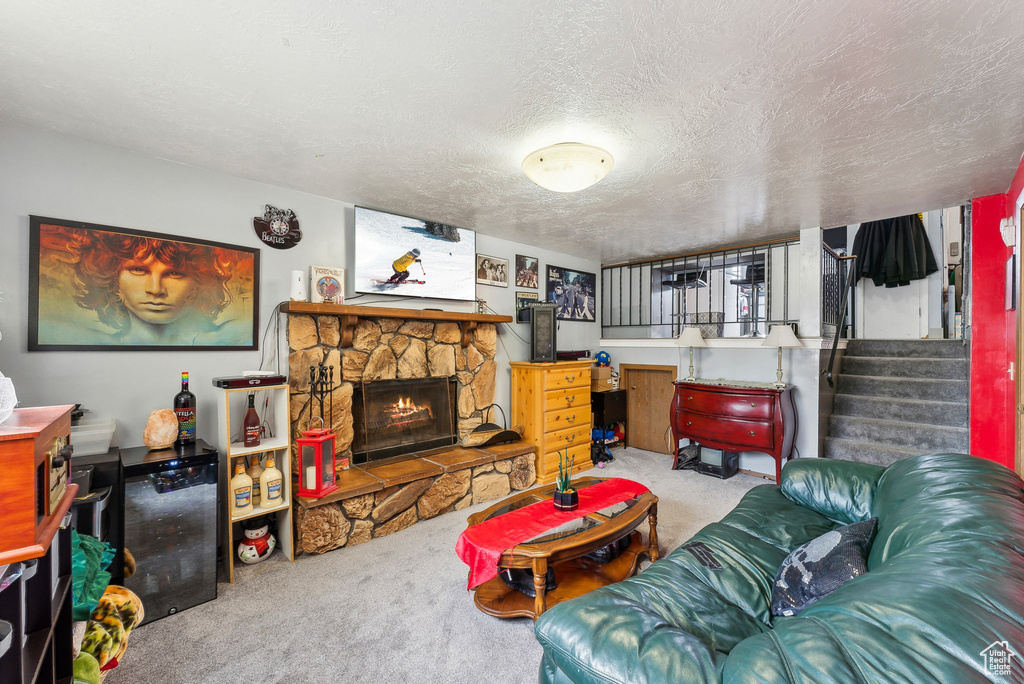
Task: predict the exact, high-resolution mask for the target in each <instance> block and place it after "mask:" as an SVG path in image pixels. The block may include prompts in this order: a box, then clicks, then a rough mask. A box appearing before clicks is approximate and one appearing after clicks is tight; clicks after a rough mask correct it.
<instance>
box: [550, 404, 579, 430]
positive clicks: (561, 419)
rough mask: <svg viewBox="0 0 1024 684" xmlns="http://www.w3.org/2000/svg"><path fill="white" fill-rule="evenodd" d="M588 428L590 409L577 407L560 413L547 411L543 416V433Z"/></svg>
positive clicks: (562, 410)
mask: <svg viewBox="0 0 1024 684" xmlns="http://www.w3.org/2000/svg"><path fill="white" fill-rule="evenodd" d="M581 425H586V426H588V427H589V426H590V407H589V406H577V407H574V408H567V409H561V410H560V411H547V412H546V413H545V414H544V432H555V431H556V430H564V429H566V428H573V427H579V426H581Z"/></svg>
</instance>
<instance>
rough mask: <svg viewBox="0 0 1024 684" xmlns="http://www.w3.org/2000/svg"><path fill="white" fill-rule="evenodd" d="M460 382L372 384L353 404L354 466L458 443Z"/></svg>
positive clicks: (360, 391) (364, 387)
mask: <svg viewBox="0 0 1024 684" xmlns="http://www.w3.org/2000/svg"><path fill="white" fill-rule="evenodd" d="M455 388H456V384H455V378H423V379H417V380H380V381H377V382H366V383H363V384H362V386H361V387H359V388H358V389H357V390H356V396H354V397H353V401H352V422H353V427H354V430H355V438H354V440H353V442H352V462H353V463H367V462H370V461H378V460H383V459H387V458H395V457H399V456H403V455H405V454H409V453H411V452H414V451H418V450H423V449H433V448H435V447H439V446H448V445H451V444H454V443H455V433H456V414H455V407H456V397H455Z"/></svg>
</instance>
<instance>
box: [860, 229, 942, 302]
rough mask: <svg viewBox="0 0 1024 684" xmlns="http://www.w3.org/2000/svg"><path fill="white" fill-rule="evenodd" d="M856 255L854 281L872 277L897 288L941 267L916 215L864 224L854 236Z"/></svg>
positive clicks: (926, 275)
mask: <svg viewBox="0 0 1024 684" xmlns="http://www.w3.org/2000/svg"><path fill="white" fill-rule="evenodd" d="M853 254H856V255H857V262H856V270H855V271H854V274H855V276H854V281H855V282H856V281H857V280H860V279H861V278H871V281H872V282H873V283H874V284H875V285H885V286H886V287H898V286H900V285H909V284H910V281H911V280H921V279H922V278H926V277H928V275H929V274H932V273H935V272H936V271H938V270H939V267H938V264H936V262H935V255H934V254H933V253H932V246H931V244H930V243H929V242H928V234H927V233H925V230H924V224H923V223H921V217H920V216H918V215H917V214H910V215H909V216H900V217H897V218H890V219H885V220H883V221H869V222H867V223H862V224H861V225H860V230H858V231H857V237H855V238H854V239H853Z"/></svg>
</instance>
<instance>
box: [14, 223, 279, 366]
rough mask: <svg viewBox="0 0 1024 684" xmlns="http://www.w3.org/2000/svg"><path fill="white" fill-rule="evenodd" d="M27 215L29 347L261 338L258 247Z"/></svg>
mask: <svg viewBox="0 0 1024 684" xmlns="http://www.w3.org/2000/svg"><path fill="white" fill-rule="evenodd" d="M30 218H31V234H30V254H29V287H28V291H29V330H28V348H29V351H100V350H102V351H111V350H113V349H118V350H124V351H161V350H167V351H172V350H173V351H184V350H204V351H211V350H240V349H256V348H257V347H258V343H259V332H258V328H259V304H260V302H259V282H260V252H259V250H258V249H255V248H251V247H238V246H236V245H226V244H223V243H220V242H210V241H208V240H199V239H195V238H184V237H176V236H173V235H163V234H160V233H150V232H146V231H141V230H131V229H127V228H115V227H113V226H102V225H97V224H93V223H81V222H79V221H65V220H61V219H51V218H44V217H41V216H32V217H30Z"/></svg>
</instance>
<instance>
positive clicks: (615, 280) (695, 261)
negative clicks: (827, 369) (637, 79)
mask: <svg viewBox="0 0 1024 684" xmlns="http://www.w3.org/2000/svg"><path fill="white" fill-rule="evenodd" d="M799 245H800V241H799V239H798V238H795V237H794V238H788V239H785V240H780V241H776V242H770V243H765V244H760V245H753V246H749V247H735V248H726V249H720V250H715V251H710V252H702V253H698V254H689V255H684V256H679V257H671V258H665V259H652V260H649V261H643V262H638V263H631V264H620V265H614V266H606V267H603V268H602V269H601V324H602V335H603V336H604V337H620V338H623V337H654V338H658V337H660V338H668V337H675V336H676V335H678V334H679V333H680V331H681V330H682V328H683V326H684V325H694V326H698V327H700V328H701V329H702V332H703V334H704V337H763V336H765V335H766V334H767V333H768V328H769V327H770V326H772V325H775V324H782V323H785V324H790V323H796V322H798V312H797V310H796V309H797V307H796V306H795V305H794V306H790V295H791V293H794V292H798V290H799V275H800V273H799V271H800V269H799V268H798V263H799V260H798V253H797V252H798V250H799ZM794 301H796V300H795V299H794Z"/></svg>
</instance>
